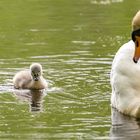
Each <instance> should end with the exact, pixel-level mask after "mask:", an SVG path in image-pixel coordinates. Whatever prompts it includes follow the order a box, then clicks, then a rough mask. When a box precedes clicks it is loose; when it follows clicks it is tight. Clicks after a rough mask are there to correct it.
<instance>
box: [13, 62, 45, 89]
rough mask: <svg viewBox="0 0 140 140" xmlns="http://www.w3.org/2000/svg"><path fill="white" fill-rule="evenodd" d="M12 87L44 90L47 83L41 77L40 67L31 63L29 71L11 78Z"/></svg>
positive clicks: (21, 72)
mask: <svg viewBox="0 0 140 140" xmlns="http://www.w3.org/2000/svg"><path fill="white" fill-rule="evenodd" d="M13 84H14V87H15V88H17V89H38V90H41V89H46V88H47V82H46V80H45V79H44V78H43V76H42V66H41V65H40V64H39V63H33V64H32V65H31V66H30V70H23V71H20V72H18V73H17V74H16V75H15V76H14V78H13Z"/></svg>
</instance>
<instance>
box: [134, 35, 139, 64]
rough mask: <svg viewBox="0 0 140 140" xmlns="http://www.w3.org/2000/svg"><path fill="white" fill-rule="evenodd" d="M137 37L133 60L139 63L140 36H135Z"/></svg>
mask: <svg viewBox="0 0 140 140" xmlns="http://www.w3.org/2000/svg"><path fill="white" fill-rule="evenodd" d="M135 39H136V40H135V53H134V57H133V61H134V62H135V63H137V62H138V60H139V58H140V36H135Z"/></svg>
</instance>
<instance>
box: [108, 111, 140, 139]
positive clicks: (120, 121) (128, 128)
mask: <svg viewBox="0 0 140 140" xmlns="http://www.w3.org/2000/svg"><path fill="white" fill-rule="evenodd" d="M110 139H111V140H121V139H123V140H124V139H127V140H130V139H131V140H132V139H133V140H140V121H138V120H136V119H135V118H131V117H129V116H125V115H123V114H121V113H120V112H118V111H117V110H116V109H114V108H112V127H111V129H110Z"/></svg>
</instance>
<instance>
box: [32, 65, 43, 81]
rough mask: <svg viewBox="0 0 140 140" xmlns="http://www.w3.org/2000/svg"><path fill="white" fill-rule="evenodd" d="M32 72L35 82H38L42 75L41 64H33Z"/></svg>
mask: <svg viewBox="0 0 140 140" xmlns="http://www.w3.org/2000/svg"><path fill="white" fill-rule="evenodd" d="M30 72H31V75H32V78H33V80H34V81H38V80H39V79H40V76H41V75H42V66H41V65H40V64H39V63H33V64H32V65H31V66H30Z"/></svg>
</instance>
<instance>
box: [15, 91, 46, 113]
mask: <svg viewBox="0 0 140 140" xmlns="http://www.w3.org/2000/svg"><path fill="white" fill-rule="evenodd" d="M14 95H15V96H16V98H17V99H18V100H20V101H21V102H29V110H30V111H42V110H43V105H42V104H43V98H44V96H45V95H46V93H45V90H36V89H34V90H14Z"/></svg>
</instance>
